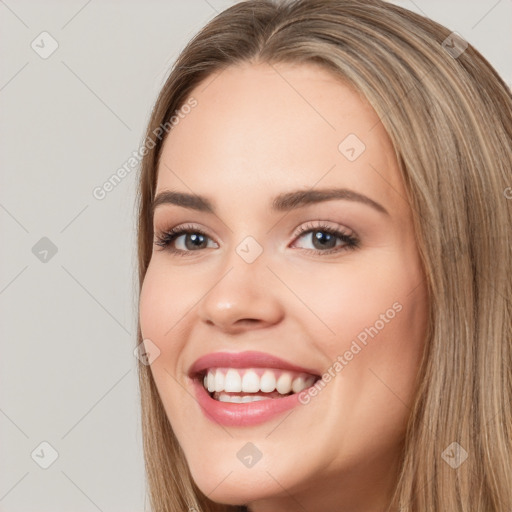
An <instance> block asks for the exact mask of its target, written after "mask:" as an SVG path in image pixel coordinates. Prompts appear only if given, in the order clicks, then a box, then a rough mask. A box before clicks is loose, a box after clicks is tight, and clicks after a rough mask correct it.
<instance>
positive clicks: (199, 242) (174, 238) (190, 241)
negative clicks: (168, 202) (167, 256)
mask: <svg viewBox="0 0 512 512" xmlns="http://www.w3.org/2000/svg"><path fill="white" fill-rule="evenodd" d="M182 237H183V240H181V245H182V247H184V248H183V249H181V248H176V247H174V245H180V242H178V241H179V239H180V238H182ZM156 238H157V240H156V241H155V244H156V245H158V246H160V247H162V249H166V250H168V251H170V252H171V253H173V254H177V255H179V256H184V255H185V254H186V253H187V252H196V251H198V250H200V249H205V248H207V246H208V243H207V241H208V240H209V239H210V237H209V236H208V235H207V234H206V233H205V232H204V231H202V230H201V229H198V228H196V227H195V226H193V225H186V226H178V227H176V228H173V229H170V230H168V231H164V232H163V233H161V234H159V235H157V236H156Z"/></svg>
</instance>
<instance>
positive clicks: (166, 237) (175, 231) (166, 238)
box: [155, 223, 360, 256]
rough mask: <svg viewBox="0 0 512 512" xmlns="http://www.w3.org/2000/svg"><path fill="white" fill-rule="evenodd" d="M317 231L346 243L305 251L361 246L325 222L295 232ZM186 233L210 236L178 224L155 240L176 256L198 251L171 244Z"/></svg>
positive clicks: (355, 240) (162, 248)
mask: <svg viewBox="0 0 512 512" xmlns="http://www.w3.org/2000/svg"><path fill="white" fill-rule="evenodd" d="M315 231H317V232H318V231H319V232H323V233H327V234H329V235H332V236H335V237H337V238H339V239H340V240H342V241H343V242H344V243H345V245H343V246H341V247H334V248H332V249H327V250H325V251H321V250H319V249H302V250H303V251H306V252H308V253H314V254H319V255H322V256H324V255H329V254H333V253H340V252H344V251H350V250H354V249H357V248H358V247H359V246H360V242H359V239H358V238H356V237H355V236H354V235H349V234H348V233H345V232H343V231H341V230H338V229H335V228H332V227H330V226H327V225H325V224H321V223H320V224H318V225H313V224H312V223H309V224H306V225H304V226H301V228H300V229H299V231H298V233H296V234H295V238H299V237H301V236H302V235H304V234H306V233H313V232H315ZM185 234H200V235H202V236H204V237H206V238H210V237H209V236H208V234H207V233H205V232H204V231H203V230H201V229H198V228H196V227H194V226H193V225H185V226H178V227H176V228H172V229H169V230H167V231H164V232H163V233H162V234H159V235H156V238H157V240H156V241H155V245H158V246H160V247H161V249H160V250H166V251H169V252H171V253H172V254H174V255H176V256H187V255H188V254H189V253H194V252H198V251H199V250H198V251H183V250H181V249H175V248H173V247H172V246H171V244H172V242H174V240H176V238H178V237H180V236H181V235H185Z"/></svg>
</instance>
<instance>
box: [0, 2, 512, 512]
mask: <svg viewBox="0 0 512 512" xmlns="http://www.w3.org/2000/svg"><path fill="white" fill-rule="evenodd" d="M232 3H233V2H228V1H221V0H218V1H216V0H208V1H207V0H188V1H184V0H182V1H170V0H168V1H166V2H163V1H153V2H145V3H144V2H142V1H138V2H133V1H132V2H128V1H126V2H123V3H122V4H121V3H120V2H114V1H100V0H92V1H91V0H89V1H84V0H79V1H68V2H41V1H40V2H36V1H35V0H33V1H27V0H18V1H16V0H5V1H2V0H0V38H1V48H2V49H3V51H2V58H1V66H0V102H1V109H2V112H1V117H0V130H1V133H0V151H1V164H2V173H1V183H0V226H1V229H2V244H1V257H2V260H1V261H2V264H1V265H0V315H1V324H0V325H1V338H0V340H1V356H0V364H1V368H0V375H1V386H0V435H1V445H0V461H1V463H0V511H9V512H20V511H30V512H42V511H51V512H60V511H69V510H73V511H75V512H80V511H84V512H89V511H90V512H94V511H95V510H100V511H104V512H106V511H112V512H114V511H123V512H126V511H142V510H145V509H146V510H147V509H148V508H149V507H148V506H146V508H145V499H144V472H143V460H142V450H141V431H140V426H139V416H138V415H139V405H138V400H139V396H138V388H137V380H136V362H137V360H136V358H135V357H134V355H133V348H134V345H135V333H136V319H137V310H136V307H137V297H136V295H137V294H136V257H135V213H134V198H135V195H134V194H135V187H136V171H132V172H131V173H130V174H128V176H127V177H126V178H125V179H124V180H123V181H122V182H121V183H120V184H119V185H118V186H117V187H115V189H114V190H112V191H111V192H110V193H108V194H107V195H106V197H105V198H104V199H103V200H98V199H96V198H95V197H94V196H93V194H92V191H93V189H94V188H95V187H98V186H101V185H102V184H103V183H104V182H105V181H106V180H107V179H108V178H109V177H110V176H111V175H112V174H113V173H114V172H115V171H116V170H117V169H118V168H119V167H120V166H122V165H123V163H125V162H126V161H127V159H128V158H129V157H130V156H131V155H132V153H133V152H134V151H136V150H137V149H138V147H139V145H140V143H141V141H142V139H143V131H144V128H145V123H146V122H147V120H148V116H149V112H150V109H151V106H152V104H153V101H154V100H155V97H156V94H157V92H158V91H159V89H160V87H161V86H162V84H163V81H164V78H165V76H166V74H167V71H168V69H169V67H170V66H171V64H172V62H173V61H174V60H175V58H176V57H177V55H178V53H179V51H180V50H181V49H182V48H183V46H184V45H185V44H186V42H187V41H188V40H189V39H190V37H191V36H192V35H193V34H195V33H196V31H197V30H199V29H200V27H202V26H203V25H204V24H205V23H206V22H207V21H208V20H209V19H211V18H212V17H213V16H214V15H215V14H216V12H218V11H221V10H223V9H224V8H226V7H227V6H229V5H231V4H232ZM395 3H398V4H400V5H403V6H404V7H407V8H409V9H411V10H413V11H416V12H419V13H423V14H425V15H427V16H429V17H431V18H432V19H434V20H436V21H439V22H441V23H443V24H445V25H446V26H448V27H449V28H451V29H452V30H454V31H457V32H458V33H460V34H461V35H462V36H463V37H464V38H465V39H466V40H468V41H469V42H470V43H472V44H473V45H475V46H476V47H477V48H478V49H479V50H480V51H481V52H482V53H483V55H484V56H486V57H487V58H488V59H489V61H490V62H491V64H493V65H494V66H495V67H496V69H497V70H498V72H499V73H500V74H501V75H502V76H503V77H504V78H505V80H506V81H507V83H508V84H509V85H510V84H511V83H512V58H511V53H512V30H511V28H512V27H511V23H512V0H499V1H496V0H478V1H476V0H473V1H462V0H460V2H446V1H440V0H438V1H432V0H416V1H415V2H412V1H411V0H404V1H400V2H398V1H397V2H395ZM43 31H47V32H48V33H49V34H51V37H52V38H54V40H56V41H57V43H58V45H59V46H58V49H57V50H56V51H55V52H54V53H53V54H52V55H50V56H49V57H48V58H46V59H43V58H41V57H40V54H39V53H36V51H35V50H34V49H32V47H31V43H32V41H34V40H35V44H39V49H38V51H40V52H42V51H48V50H49V49H50V48H51V46H50V45H51V41H50V39H48V38H47V39H45V40H44V42H43V43H41V38H40V37H38V36H39V34H41V32H43ZM45 37H48V36H45ZM43 237H46V238H48V239H49V240H50V241H51V244H53V246H55V248H56V250H57V252H56V253H55V254H52V251H51V249H49V247H48V241H47V240H43V241H40V240H41V238H43ZM36 244H38V245H36ZM34 246H36V248H35V249H33V248H34ZM44 250H49V252H48V253H44ZM41 258H42V259H43V260H45V261H41ZM42 442H46V443H49V444H50V445H51V447H53V448H50V447H49V446H47V445H41V443H42ZM52 450H55V451H56V452H57V453H58V458H57V459H56V460H55V462H53V464H51V465H50V466H49V467H48V468H47V469H43V468H42V467H40V465H41V464H43V465H45V464H49V463H50V462H51V455H52Z"/></svg>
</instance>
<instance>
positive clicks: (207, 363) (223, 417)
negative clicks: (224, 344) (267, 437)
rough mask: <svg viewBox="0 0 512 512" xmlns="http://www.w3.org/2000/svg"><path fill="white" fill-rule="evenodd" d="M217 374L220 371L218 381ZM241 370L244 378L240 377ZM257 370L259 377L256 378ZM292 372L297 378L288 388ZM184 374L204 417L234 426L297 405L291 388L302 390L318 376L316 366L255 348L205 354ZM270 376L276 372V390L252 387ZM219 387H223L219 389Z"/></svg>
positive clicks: (253, 422) (264, 418)
mask: <svg viewBox="0 0 512 512" xmlns="http://www.w3.org/2000/svg"><path fill="white" fill-rule="evenodd" d="M242 369H246V370H242ZM228 372H229V373H228ZM213 374H215V378H214V380H215V389H217V391H216V392H213V391H210V392H209V390H208V387H210V388H212V389H214V388H213V387H212V385H213V381H212V378H213ZM218 374H221V377H220V381H219V380H218V379H219V375H218ZM224 374H225V375H224ZM242 374H243V375H244V379H241V378H240V376H241V375H242ZM259 374H261V375H260V376H261V380H259V379H258V375H259ZM268 374H272V375H271V376H269V375H268ZM293 375H295V376H297V379H295V380H294V381H293V385H292V388H294V389H289V388H290V385H291V384H290V383H291V380H292V377H293ZM188 376H189V378H190V379H191V385H192V389H193V392H194V395H195V397H196V399H197V401H198V403H199V405H200V407H201V410H202V411H203V413H204V414H205V415H206V417H207V418H208V419H210V420H212V421H214V422H215V423H220V424H223V425H226V426H238V427H249V426H253V425H257V424H260V423H264V422H266V421H269V420H271V419H272V418H274V417H276V416H278V415H280V414H283V413H284V412H285V411H288V410H289V409H291V408H293V407H297V406H299V405H300V403H301V402H300V401H299V394H298V393H297V392H296V391H295V390H299V389H301V390H302V389H304V388H305V387H308V386H310V385H312V384H313V383H314V382H316V380H318V379H319V378H320V376H319V375H318V372H317V371H316V370H313V369H311V368H306V367H302V366H299V365H297V364H293V363H290V362H288V361H285V360H283V359H281V358H279V357H276V356H272V355H270V354H266V353H263V352H255V351H248V352H238V353H234V352H216V353H212V354H207V355H205V356H202V357H200V358H199V359H198V360H197V361H195V363H194V364H192V366H191V367H190V369H189V372H188ZM247 376H249V377H250V378H249V382H247V379H245V377H247ZM273 376H279V378H278V379H277V380H275V379H274V381H273V382H274V383H275V384H276V391H272V392H268V393H267V392H262V391H261V389H259V390H258V391H256V387H259V388H262V387H266V386H267V382H270V381H269V380H268V379H269V377H270V380H272V378H273ZM224 377H225V378H224ZM208 381H209V384H210V386H208ZM253 381H254V382H253ZM271 387H273V386H272V385H270V386H269V387H268V389H269V390H270V388H271ZM226 388H227V389H228V390H226ZM241 388H242V389H241ZM220 389H224V391H222V392H219V391H218V390H220ZM229 390H231V391H229ZM279 391H281V392H282V393H280V392H279ZM285 391H286V392H287V393H286V394H284V392H285ZM261 398H263V400H260V399H261Z"/></svg>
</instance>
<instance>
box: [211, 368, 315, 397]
mask: <svg viewBox="0 0 512 512" xmlns="http://www.w3.org/2000/svg"><path fill="white" fill-rule="evenodd" d="M315 380H316V377H314V376H313V375H310V374H308V373H298V372H291V371H284V370H276V369H272V368H247V369H241V368H210V369H209V370H208V371H207V372H206V374H205V376H204V379H203V384H204V387H205V388H206V389H208V391H209V392H213V391H226V392H228V393H239V392H245V393H257V392H259V391H263V392H264V393H270V392H272V391H274V390H277V391H278V392H279V393H280V394H282V395H286V394H288V393H289V392H290V391H293V392H294V393H299V392H300V391H302V390H303V389H306V388H309V387H310V386H312V385H313V383H314V382H315Z"/></svg>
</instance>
